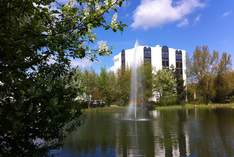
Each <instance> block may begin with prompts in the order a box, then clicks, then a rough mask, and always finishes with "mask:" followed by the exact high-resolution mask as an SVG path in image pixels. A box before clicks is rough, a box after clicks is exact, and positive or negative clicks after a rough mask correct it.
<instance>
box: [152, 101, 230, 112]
mask: <svg viewBox="0 0 234 157" xmlns="http://www.w3.org/2000/svg"><path fill="white" fill-rule="evenodd" d="M218 108H221V109H232V110H234V103H229V104H207V105H206V104H185V105H171V106H157V107H155V109H154V110H159V111H160V110H181V109H218Z"/></svg>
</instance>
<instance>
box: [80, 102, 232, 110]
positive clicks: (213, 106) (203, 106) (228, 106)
mask: <svg viewBox="0 0 234 157" xmlns="http://www.w3.org/2000/svg"><path fill="white" fill-rule="evenodd" d="M126 108H127V106H118V105H111V106H106V107H96V108H87V109H83V110H82V111H84V112H117V111H122V110H123V109H126ZM219 108H221V109H231V110H234V103H229V104H208V105H206V104H185V105H170V106H156V107H155V108H154V110H158V111H161V110H183V109H219Z"/></svg>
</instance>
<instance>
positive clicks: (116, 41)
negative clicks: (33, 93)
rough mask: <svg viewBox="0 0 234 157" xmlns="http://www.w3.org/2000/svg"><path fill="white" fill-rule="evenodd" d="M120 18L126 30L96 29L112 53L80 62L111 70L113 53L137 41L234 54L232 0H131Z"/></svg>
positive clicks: (188, 50) (90, 66)
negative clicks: (207, 47)
mask: <svg viewBox="0 0 234 157" xmlns="http://www.w3.org/2000/svg"><path fill="white" fill-rule="evenodd" d="M118 18H119V19H120V20H122V21H123V22H124V23H126V24H127V25H128V27H126V28H125V30H124V32H117V33H114V32H111V31H105V30H102V29H97V30H95V33H96V34H97V39H98V40H104V41H107V43H108V45H110V46H112V48H113V53H112V55H110V56H105V57H98V62H95V63H90V62H89V61H87V60H84V61H82V62H81V63H79V65H81V66H82V67H86V68H92V69H94V70H95V71H96V72H99V70H100V68H101V67H105V68H107V69H108V68H110V66H112V65H113V60H112V59H113V56H114V55H116V54H117V53H119V52H120V51H121V50H122V49H127V48H132V47H133V45H134V42H135V40H138V41H139V43H140V44H144V45H150V46H154V45H157V44H159V45H168V46H169V47H173V48H180V49H185V50H186V51H187V52H188V54H189V55H190V56H191V54H192V52H193V50H194V49H195V47H196V46H199V45H208V46H209V48H210V50H214V49H215V50H218V51H220V52H228V53H230V54H231V55H232V57H234V1H233V0H128V1H127V2H126V3H125V4H124V6H123V7H122V8H120V9H119V13H118ZM233 60H234V58H233ZM233 64H234V62H233Z"/></svg>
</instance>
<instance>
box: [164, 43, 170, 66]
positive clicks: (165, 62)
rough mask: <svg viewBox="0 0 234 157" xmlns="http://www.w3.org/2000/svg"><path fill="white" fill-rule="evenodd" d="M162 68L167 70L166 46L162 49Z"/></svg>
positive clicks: (167, 55) (167, 52)
mask: <svg viewBox="0 0 234 157" xmlns="http://www.w3.org/2000/svg"><path fill="white" fill-rule="evenodd" d="M162 66H163V68H169V49H168V47H167V46H163V47H162Z"/></svg>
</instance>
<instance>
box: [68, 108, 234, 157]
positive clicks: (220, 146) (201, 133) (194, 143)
mask: <svg viewBox="0 0 234 157" xmlns="http://www.w3.org/2000/svg"><path fill="white" fill-rule="evenodd" d="M113 114H114V113H108V114H103V113H101V114H100V113H99V114H95V113H93V114H89V115H88V116H87V120H86V122H85V124H84V125H83V126H82V127H81V128H79V129H78V130H77V132H74V133H73V134H72V135H71V136H70V138H69V140H68V141H69V142H67V145H68V146H69V148H73V149H74V150H76V151H77V152H79V153H80V152H83V153H89V154H90V153H94V154H95V152H96V151H97V148H98V149H100V150H101V151H102V153H103V154H104V153H105V152H107V151H109V150H110V149H112V151H113V153H114V154H115V153H116V156H118V157H131V156H134V154H138V155H142V156H144V157H152V156H155V157H179V156H181V157H186V156H190V155H191V156H194V157H200V156H205V157H220V156H225V155H226V156H227V157H232V156H234V149H233V148H234V125H233V121H234V115H233V111H221V110H187V111H185V110H176V111H161V112H160V115H159V116H158V117H157V118H156V119H154V120H152V121H147V122H133V121H132V122H131V121H122V120H120V118H119V119H118V118H116V117H114V116H113ZM120 117H121V116H120Z"/></svg>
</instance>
